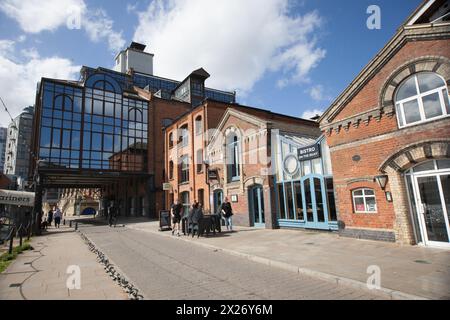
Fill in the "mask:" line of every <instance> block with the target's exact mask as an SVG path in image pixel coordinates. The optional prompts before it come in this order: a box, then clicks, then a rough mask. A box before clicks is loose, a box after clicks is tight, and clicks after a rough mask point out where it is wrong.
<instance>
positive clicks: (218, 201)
mask: <svg viewBox="0 0 450 320" xmlns="http://www.w3.org/2000/svg"><path fill="white" fill-rule="evenodd" d="M213 195H214V213H217V212H218V211H219V208H220V206H221V205H222V202H223V191H222V190H215V191H214V193H213Z"/></svg>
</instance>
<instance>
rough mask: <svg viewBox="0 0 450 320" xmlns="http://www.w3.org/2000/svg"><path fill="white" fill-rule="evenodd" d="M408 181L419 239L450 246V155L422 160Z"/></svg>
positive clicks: (409, 174) (436, 244) (422, 241)
mask: <svg viewBox="0 0 450 320" xmlns="http://www.w3.org/2000/svg"><path fill="white" fill-rule="evenodd" d="M406 181H407V185H408V189H409V192H410V199H411V207H412V212H413V213H412V214H413V215H414V221H415V224H416V225H418V228H417V227H416V229H415V231H416V234H417V238H418V241H419V242H421V243H423V244H425V245H431V246H439V247H446V248H450V224H449V220H450V217H449V215H450V159H443V160H431V161H428V162H424V163H421V164H418V165H417V166H415V167H413V168H412V169H410V170H409V171H408V172H406Z"/></svg>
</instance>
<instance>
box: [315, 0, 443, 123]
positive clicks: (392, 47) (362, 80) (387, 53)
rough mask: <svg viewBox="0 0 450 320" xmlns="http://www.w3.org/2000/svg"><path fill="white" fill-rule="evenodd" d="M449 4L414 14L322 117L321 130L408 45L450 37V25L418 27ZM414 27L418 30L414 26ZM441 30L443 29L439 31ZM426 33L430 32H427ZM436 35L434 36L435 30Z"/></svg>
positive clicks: (436, 2) (429, 0)
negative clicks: (418, 39)
mask: <svg viewBox="0 0 450 320" xmlns="http://www.w3.org/2000/svg"><path fill="white" fill-rule="evenodd" d="M446 2H449V0H426V1H424V2H422V4H421V5H420V6H419V7H418V8H417V9H416V10H415V11H414V12H413V14H411V15H410V16H409V17H408V19H406V21H405V22H404V23H403V24H402V25H401V26H400V28H399V29H398V30H397V32H396V33H395V35H394V36H393V37H392V38H391V40H390V41H389V42H388V43H387V44H386V45H385V46H384V47H383V48H382V49H381V50H380V51H379V52H378V53H377V54H376V55H375V57H374V58H373V59H372V60H370V61H369V63H368V64H367V65H366V66H365V67H364V68H363V69H362V70H361V72H360V73H359V74H358V75H357V76H356V78H355V79H353V81H352V82H351V83H350V84H349V85H348V86H347V88H346V89H345V90H344V91H343V92H342V93H341V94H340V95H339V96H338V97H337V98H336V99H335V100H334V101H333V102H332V103H331V105H330V106H329V107H328V109H327V110H326V111H325V112H324V113H323V114H322V116H321V117H320V118H319V120H318V122H319V123H320V125H321V127H322V126H324V125H326V124H328V123H331V122H332V121H333V119H334V118H335V117H336V116H337V115H338V114H339V112H340V111H341V110H342V109H343V108H344V107H345V105H346V104H347V103H348V102H349V101H350V100H351V99H352V98H353V97H354V96H355V95H356V94H357V93H358V92H359V91H360V90H361V89H362V88H363V87H364V86H365V85H366V84H367V82H369V81H370V79H372V77H373V76H374V75H375V74H376V73H377V72H378V71H379V70H380V68H381V67H382V66H384V64H385V63H386V62H387V61H389V60H390V59H391V58H392V56H393V55H394V54H395V53H396V52H397V50H398V48H400V47H402V46H403V45H404V44H405V43H406V42H407V41H411V40H414V39H416V38H420V39H422V40H424V39H426V38H427V37H430V38H432V37H434V36H436V34H438V35H439V36H440V37H449V36H450V28H449V27H448V26H449V25H450V24H449V23H448V22H445V21H441V22H439V23H435V24H429V23H424V24H414V23H416V22H417V21H419V22H420V21H421V20H420V19H421V17H424V15H428V16H431V13H430V11H432V10H437V9H438V8H439V7H440V6H442V5H443V4H445V3H446ZM412 24H414V26H412ZM440 26H442V27H441V28H444V29H445V30H444V31H443V30H442V29H438V28H439V27H440ZM424 29H426V31H427V32H424ZM434 29H435V31H434V32H433V30H434Z"/></svg>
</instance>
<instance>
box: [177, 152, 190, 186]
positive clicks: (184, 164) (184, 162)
mask: <svg viewBox="0 0 450 320" xmlns="http://www.w3.org/2000/svg"><path fill="white" fill-rule="evenodd" d="M179 172H180V183H184V182H189V157H188V156H187V155H184V156H182V157H181V164H180V170H179Z"/></svg>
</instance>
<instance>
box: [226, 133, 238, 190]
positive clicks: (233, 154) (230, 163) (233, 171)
mask: <svg viewBox="0 0 450 320" xmlns="http://www.w3.org/2000/svg"><path fill="white" fill-rule="evenodd" d="M226 160H227V176H228V181H229V182H231V181H239V180H240V168H239V138H238V136H237V135H236V134H235V133H231V134H229V135H228V136H227V152H226Z"/></svg>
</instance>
